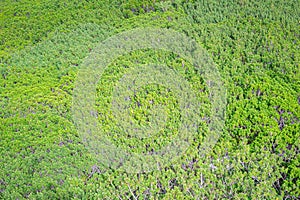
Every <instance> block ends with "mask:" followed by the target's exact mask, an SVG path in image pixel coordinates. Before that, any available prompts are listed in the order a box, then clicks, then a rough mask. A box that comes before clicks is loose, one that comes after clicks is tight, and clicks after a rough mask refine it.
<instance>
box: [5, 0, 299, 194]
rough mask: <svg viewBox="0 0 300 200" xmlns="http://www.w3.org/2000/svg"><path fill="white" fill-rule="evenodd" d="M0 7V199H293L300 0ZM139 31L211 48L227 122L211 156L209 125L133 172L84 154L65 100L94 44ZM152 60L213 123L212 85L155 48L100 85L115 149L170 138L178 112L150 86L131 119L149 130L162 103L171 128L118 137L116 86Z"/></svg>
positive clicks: (133, 56)
mask: <svg viewBox="0 0 300 200" xmlns="http://www.w3.org/2000/svg"><path fill="white" fill-rule="evenodd" d="M0 7H1V8H0V9H1V12H0V21H1V24H0V26H1V31H0V38H1V42H0V46H1V47H0V60H1V64H0V73H1V74H0V143H1V145H0V155H1V156H0V168H1V170H0V198H2V199H21V198H29V199H69V198H74V199H76V198H77V199H239V198H240V199H283V198H284V199H297V198H299V197H300V190H299V188H300V179H299V176H300V171H299V161H300V154H299V149H300V145H299V144H300V140H299V139H300V123H299V120H300V91H299V85H300V79H299V78H300V76H299V71H300V70H299V58H300V51H299V30H298V29H299V22H300V16H299V13H300V10H299V8H300V5H299V1H276V2H274V1H269V0H267V1H264V2H261V1H250V0H241V1H234V0H231V1H225V0H221V1H216V0H209V1H176V0H175V1H150V0H149V1H137V0H136V1H135V0H134V1H106V0H105V1H101V2H100V1H80V2H79V1H39V0H36V1H6V0H5V1H2V2H1V3H0ZM146 26H155V27H164V28H172V29H175V30H177V31H179V32H182V33H185V34H187V35H188V36H189V37H191V38H194V39H195V40H196V41H197V42H198V43H199V44H201V45H202V46H203V47H204V48H205V49H207V51H208V52H209V53H210V55H211V56H212V58H213V60H214V62H215V63H216V65H217V67H218V69H219V71H220V73H221V76H222V78H223V82H224V85H225V87H226V89H227V110H226V121H225V123H226V126H225V128H224V132H223V134H222V135H221V137H220V139H219V141H218V142H217V144H216V145H215V147H214V148H213V151H212V152H210V153H209V154H208V155H205V156H203V155H202V154H201V142H202V141H203V139H204V137H205V136H206V134H208V127H207V124H208V123H209V121H208V120H206V121H204V122H203V123H202V124H201V126H200V127H199V130H198V133H197V134H196V135H195V136H194V137H195V139H194V142H193V144H192V145H191V146H190V148H189V149H188V150H187V151H186V153H185V155H183V156H181V157H180V158H178V160H176V162H174V163H171V164H170V165H168V166H163V167H162V166H158V170H157V171H153V172H150V173H139V174H129V173H125V172H121V171H115V170H113V169H110V168H106V166H102V164H101V163H98V161H97V160H96V159H95V157H94V156H93V154H91V153H90V152H89V151H87V149H86V147H85V144H84V143H83V142H82V140H81V138H80V137H79V134H78V133H77V131H76V128H75V127H74V125H73V121H72V120H73V119H72V113H71V107H72V94H73V88H74V82H75V79H76V76H77V72H78V70H79V69H78V68H79V67H80V64H81V63H82V61H83V59H84V58H85V57H86V56H87V55H88V54H89V52H90V51H91V50H92V49H93V48H94V47H95V46H97V44H98V43H99V42H100V41H102V40H104V39H106V38H108V37H110V36H112V35H114V34H116V33H119V32H122V31H124V30H129V29H132V28H136V27H146ZM149 63H163V64H165V65H166V66H168V67H169V68H172V69H175V70H176V71H177V72H178V73H179V74H180V75H182V77H184V78H185V79H186V80H187V81H188V82H189V83H190V84H191V87H192V89H193V90H194V91H195V92H196V94H197V98H198V99H199V101H200V102H201V108H200V109H201V114H202V116H201V117H203V118H204V117H209V116H210V103H209V100H208V91H207V86H206V84H205V82H204V80H203V79H202V77H201V76H200V75H199V74H198V73H197V72H196V70H195V69H194V67H193V66H192V65H191V64H190V63H188V61H186V60H184V59H182V58H180V57H179V56H178V55H175V54H174V53H171V52H166V51H154V50H140V51H134V52H131V53H130V54H128V55H124V56H122V57H119V58H118V59H117V60H115V61H114V62H113V63H111V64H110V65H109V66H108V68H107V70H106V71H105V73H104V75H103V77H102V79H101V81H100V82H99V83H98V85H97V97H96V99H97V101H96V108H97V111H98V119H99V123H100V124H101V126H102V128H103V129H104V130H105V131H107V132H111V133H112V134H111V135H110V137H111V139H112V141H113V142H114V143H115V144H116V145H121V146H122V147H124V148H126V149H127V150H130V151H133V152H137V153H141V152H151V151H155V150H156V149H159V148H160V146H161V145H164V144H165V143H166V142H168V141H169V140H171V138H172V136H173V135H172V134H173V133H176V129H177V127H178V124H177V121H178V118H179V116H180V115H179V111H178V103H177V101H176V96H175V95H174V93H172V91H169V90H168V89H167V88H166V87H163V86H160V85H147V86H145V87H143V88H141V90H140V91H139V92H138V93H137V94H136V96H135V98H134V99H132V101H131V111H132V116H131V117H132V118H134V119H135V120H136V121H137V122H138V123H141V124H147V120H148V117H149V115H150V114H151V109H152V108H153V107H154V106H155V105H156V104H165V105H166V107H165V110H164V111H165V112H166V113H167V116H168V119H167V125H166V128H165V129H164V130H162V131H161V132H160V133H158V134H156V135H154V136H153V137H151V138H146V139H145V140H138V139H137V138H132V137H127V136H125V135H122V134H120V133H119V132H118V128H119V127H118V126H117V123H116V120H115V119H114V116H113V115H112V113H111V109H110V108H111V102H112V92H113V89H114V87H115V85H116V84H117V82H118V80H119V79H120V78H121V77H122V76H123V75H124V74H125V73H126V71H128V70H130V69H132V68H134V67H137V66H139V65H143V64H149ZM183 66H184V67H183ZM138 105H141V106H138ZM133 147H134V148H133Z"/></svg>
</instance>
